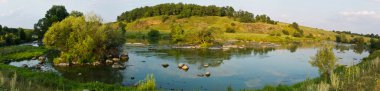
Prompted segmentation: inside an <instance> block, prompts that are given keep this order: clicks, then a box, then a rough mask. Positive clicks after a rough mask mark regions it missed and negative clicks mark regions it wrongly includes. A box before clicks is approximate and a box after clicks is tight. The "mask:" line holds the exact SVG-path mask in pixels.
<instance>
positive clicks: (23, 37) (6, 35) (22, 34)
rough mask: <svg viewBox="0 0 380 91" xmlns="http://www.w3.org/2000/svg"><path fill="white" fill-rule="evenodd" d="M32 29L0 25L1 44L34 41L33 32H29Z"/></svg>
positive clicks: (8, 44) (7, 44)
mask: <svg viewBox="0 0 380 91" xmlns="http://www.w3.org/2000/svg"><path fill="white" fill-rule="evenodd" d="M29 31H30V30H26V29H22V28H8V27H7V26H4V27H2V26H1V25H0V46H10V45H16V44H21V43H25V42H30V41H33V38H32V34H30V33H29V34H27V33H26V32H29Z"/></svg>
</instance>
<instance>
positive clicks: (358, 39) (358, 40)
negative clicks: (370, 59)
mask: <svg viewBox="0 0 380 91" xmlns="http://www.w3.org/2000/svg"><path fill="white" fill-rule="evenodd" d="M350 42H351V43H352V44H358V45H364V44H365V40H364V37H361V36H360V37H355V38H354V39H352V40H351V41H350Z"/></svg>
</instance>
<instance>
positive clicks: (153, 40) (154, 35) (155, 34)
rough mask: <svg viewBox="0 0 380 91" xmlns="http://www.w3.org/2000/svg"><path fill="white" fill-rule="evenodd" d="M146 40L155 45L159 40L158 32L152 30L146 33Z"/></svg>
mask: <svg viewBox="0 0 380 91" xmlns="http://www.w3.org/2000/svg"><path fill="white" fill-rule="evenodd" d="M148 39H149V42H150V43H157V42H158V40H159V39H160V31H158V30H154V29H152V30H150V31H149V32H148Z"/></svg>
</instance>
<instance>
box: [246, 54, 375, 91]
mask: <svg viewBox="0 0 380 91" xmlns="http://www.w3.org/2000/svg"><path fill="white" fill-rule="evenodd" d="M379 57H380V51H379V50H378V51H375V52H374V53H372V54H370V55H369V56H368V57H367V58H365V59H363V61H362V62H361V63H359V64H357V65H354V66H350V67H345V66H339V67H337V68H336V69H335V70H334V73H333V74H332V75H331V76H330V77H329V79H327V80H325V79H322V78H321V77H318V78H314V79H307V80H305V81H303V82H300V83H297V84H294V85H289V86H287V85H278V86H270V85H268V86H265V87H264V88H262V89H251V90H245V91H378V90H380V88H379V86H380V80H379V78H380V59H379Z"/></svg>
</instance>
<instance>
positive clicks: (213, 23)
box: [114, 16, 337, 42]
mask: <svg viewBox="0 0 380 91" xmlns="http://www.w3.org/2000/svg"><path fill="white" fill-rule="evenodd" d="M123 23H125V24H127V27H126V30H127V33H126V34H127V36H128V38H135V39H143V38H146V35H147V33H148V32H149V30H150V29H155V30H159V31H160V33H161V34H163V36H161V37H165V38H167V37H168V34H169V33H170V27H171V25H173V24H180V25H181V26H182V28H183V29H184V30H185V33H194V32H196V31H201V30H204V29H207V28H209V27H215V28H216V29H217V32H219V33H222V34H221V35H220V36H217V38H216V40H245V41H257V42H260V41H263V42H294V41H298V42H302V41H320V40H335V36H336V35H337V34H336V33H334V32H331V31H326V30H323V29H317V28H311V27H305V26H300V28H301V29H302V30H304V37H293V36H292V34H293V33H294V32H295V30H294V29H293V30H292V29H289V27H288V26H289V24H287V23H281V22H280V23H278V24H277V25H272V24H266V23H241V22H238V21H235V20H234V19H232V18H228V17H219V16H203V17H200V16H193V17H190V18H182V19H177V18H176V17H175V16H169V19H167V20H166V21H162V17H161V16H155V17H148V18H142V19H139V20H136V21H133V22H130V23H126V22H123ZM114 24H117V23H114ZM228 28H230V29H234V30H235V31H236V33H226V32H225V31H226V30H227V29H228ZM282 30H289V33H290V34H289V35H286V34H284V33H283V32H282ZM271 34H280V36H271ZM310 34H311V35H313V37H314V38H307V37H306V36H308V35H310Z"/></svg>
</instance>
